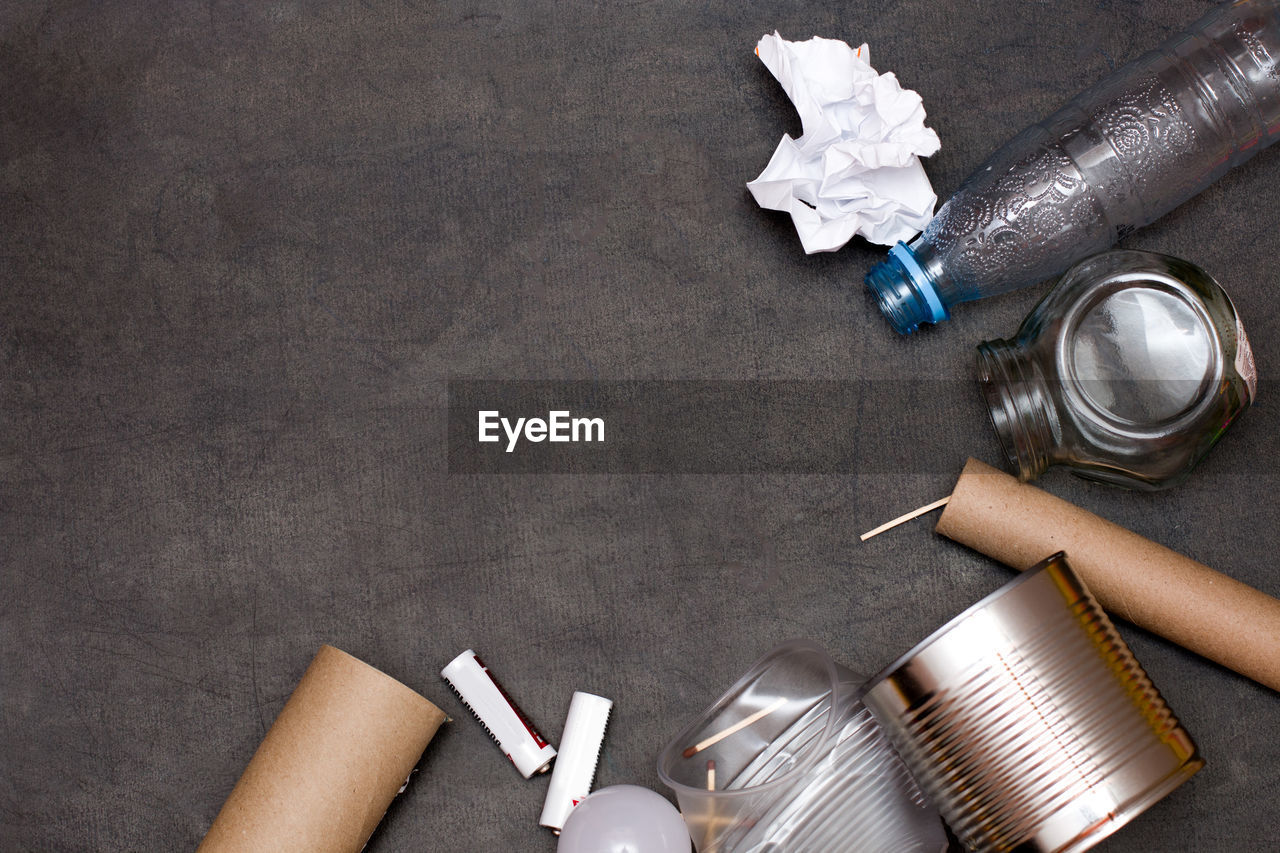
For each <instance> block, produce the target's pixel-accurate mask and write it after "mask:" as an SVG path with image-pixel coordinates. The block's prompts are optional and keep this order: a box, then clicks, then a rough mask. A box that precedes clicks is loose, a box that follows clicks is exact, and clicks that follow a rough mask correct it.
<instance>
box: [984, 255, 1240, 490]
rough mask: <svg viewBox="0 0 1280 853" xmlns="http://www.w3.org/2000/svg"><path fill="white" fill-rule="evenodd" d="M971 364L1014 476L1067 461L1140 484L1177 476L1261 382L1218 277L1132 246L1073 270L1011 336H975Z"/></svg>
mask: <svg viewBox="0 0 1280 853" xmlns="http://www.w3.org/2000/svg"><path fill="white" fill-rule="evenodd" d="M978 373H979V381H980V382H981V385H982V389H983V392H984V394H985V396H986V401H987V406H988V408H989V409H990V412H991V422H992V424H993V425H994V426H995V430H996V433H997V435H998V436H999V437H1000V443H1001V445H1002V446H1003V448H1004V451H1005V454H1006V455H1007V456H1008V458H1009V462H1010V464H1011V466H1012V467H1013V469H1014V470H1015V471H1016V472H1017V474H1018V476H1019V477H1020V478H1021V479H1023V480H1031V479H1034V478H1035V477H1038V476H1039V475H1040V474H1041V473H1043V472H1044V470H1045V469H1046V468H1048V467H1049V466H1050V465H1065V466H1068V467H1070V468H1071V469H1072V470H1073V471H1074V472H1075V473H1077V474H1079V475H1080V476H1082V477H1085V478H1087V479H1092V480H1101V481H1103V482H1108V483H1115V484H1117V485H1122V486H1128V487H1130V488H1137V489H1160V488H1164V487H1166V486H1171V485H1174V484H1175V483H1178V482H1181V481H1182V480H1183V479H1185V478H1186V476H1187V474H1189V473H1190V471H1191V469H1192V468H1193V467H1194V466H1195V464H1196V463H1197V462H1199V461H1200V459H1201V458H1202V457H1203V456H1204V455H1205V454H1206V453H1207V452H1208V451H1209V449H1210V448H1211V447H1213V445H1214V444H1215V443H1216V442H1217V440H1218V439H1219V438H1221V436H1222V434H1223V433H1224V432H1225V431H1226V429H1227V427H1229V426H1230V425H1231V423H1232V421H1234V420H1235V418H1236V416H1237V415H1239V414H1240V413H1241V412H1242V411H1244V410H1245V409H1246V408H1247V407H1248V406H1249V404H1250V403H1251V402H1252V401H1253V398H1254V395H1255V394H1256V391H1257V372H1256V370H1255V368H1254V363H1253V354H1252V352H1251V351H1250V349H1249V341H1248V338H1247V337H1245V333H1244V327H1243V326H1242V325H1241V323H1240V319H1239V318H1238V317H1237V316H1236V312H1235V307H1234V306H1233V305H1232V304H1231V300H1230V298H1228V297H1227V294H1226V292H1225V291H1223V289H1222V288H1221V286H1219V285H1218V283H1217V282H1216V281H1214V280H1213V279H1212V278H1211V277H1210V276H1209V275H1208V273H1206V272H1205V271H1204V270H1202V269H1200V268H1199V267H1197V266H1195V265H1194V264H1191V263H1188V262H1187V261H1183V260H1179V259H1178V258H1172V257H1169V256H1166V255H1156V254H1151V253H1149V252H1137V251H1115V252H1106V253H1103V254H1100V255H1094V256H1093V257H1091V258H1086V259H1085V260H1083V261H1081V262H1080V263H1078V264H1076V265H1075V266H1074V267H1072V268H1071V269H1070V270H1068V271H1067V273H1066V274H1065V275H1063V277H1062V279H1061V280H1060V281H1059V282H1058V284H1057V285H1056V286H1055V287H1054V288H1053V290H1051V291H1050V292H1049V293H1048V295H1046V296H1045V298H1044V299H1043V300H1041V301H1040V303H1039V304H1038V305H1037V306H1036V307H1035V308H1034V309H1033V310H1032V311H1031V313H1030V314H1029V315H1028V316H1027V318H1026V320H1025V321H1023V323H1022V327H1021V328H1020V329H1019V330H1018V334H1017V336H1016V337H1015V338H1013V339H1011V340H995V341H987V342H985V343H983V344H979V346H978Z"/></svg>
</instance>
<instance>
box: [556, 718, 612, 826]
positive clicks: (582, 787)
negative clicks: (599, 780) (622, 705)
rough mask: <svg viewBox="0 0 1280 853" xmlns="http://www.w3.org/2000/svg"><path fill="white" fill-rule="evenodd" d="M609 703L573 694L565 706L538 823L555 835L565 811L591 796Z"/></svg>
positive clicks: (606, 722)
mask: <svg viewBox="0 0 1280 853" xmlns="http://www.w3.org/2000/svg"><path fill="white" fill-rule="evenodd" d="M611 708H613V702H611V701H610V700H608V699H606V698H604V697H603V696H596V695H594V694H591V693H582V692H577V693H574V694H573V701H571V702H570V703H569V716H568V717H567V718H565V721H564V734H563V735H561V737H560V756H559V757H558V758H557V759H556V768H555V770H554V771H552V773H551V785H550V787H548V788H547V799H546V802H544V803H543V806H542V817H540V818H539V819H538V823H540V824H542V825H543V826H546V827H549V828H550V829H552V830H554V831H555V832H556V833H557V834H559V832H560V830H561V829H562V828H563V827H564V822H565V820H566V819H568V817H569V812H571V811H572V810H573V807H574V806H576V805H577V804H578V803H580V802H582V801H583V800H584V799H586V797H587V794H589V793H591V781H592V779H594V778H595V775H596V763H597V762H598V761H599V760H600V746H601V744H602V743H603V742H604V729H605V726H606V725H608V723H609V711H610V709H611Z"/></svg>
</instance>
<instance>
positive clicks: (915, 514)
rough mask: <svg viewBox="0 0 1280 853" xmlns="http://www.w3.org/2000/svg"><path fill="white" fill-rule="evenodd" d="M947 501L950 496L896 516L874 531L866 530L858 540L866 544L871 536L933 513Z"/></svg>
mask: <svg viewBox="0 0 1280 853" xmlns="http://www.w3.org/2000/svg"><path fill="white" fill-rule="evenodd" d="M949 500H951V495H947V496H946V497H945V498H943V499H942V500H939V501H934V502H933V503H931V504H929V505H928V506H922V507H920V508H919V509H913V510H911V512H909V513H907V514H906V515H900V516H898V517H897V518H895V519H894V520H893V521H886V522H885V523H884V524H882V525H880V526H879V527H877V528H875V529H874V530H868V531H867V532H866V533H864V534H862V536H860V537H858V538H860V539H861V540H862V541H863V542H866V541H867V540H868V539H870V538H871V537H872V536H879V535H880V534H881V533H884V532H885V531H886V530H888V529H889V528H891V527H897V526H898V525H899V524H902V523H903V522H906V521H910V520H911V519H913V518H919V517H920V516H922V515H924V514H925V513H926V512H933V511H934V510H935V509H937V508H938V507H940V506H946V505H947V501H949Z"/></svg>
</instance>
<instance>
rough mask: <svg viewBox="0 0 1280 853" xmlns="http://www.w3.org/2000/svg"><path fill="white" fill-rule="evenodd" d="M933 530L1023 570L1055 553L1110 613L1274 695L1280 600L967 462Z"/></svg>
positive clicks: (1279, 678) (1279, 669)
mask: <svg viewBox="0 0 1280 853" xmlns="http://www.w3.org/2000/svg"><path fill="white" fill-rule="evenodd" d="M937 531H938V532H939V533H941V534H942V535H943V536H946V537H949V538H951V539H954V540H955V541H957V542H960V543H961V544H964V545H968V546H969V547H970V548H973V549H975V550H977V551H981V552H982V553H984V554H986V555H988V556H990V557H993V558H995V559H997V560H999V561H1000V562H1002V563H1005V564H1007V565H1010V566H1013V567H1014V568H1015V569H1017V570H1018V571H1024V570H1026V569H1029V568H1031V567H1032V566H1033V565H1035V564H1036V563H1038V562H1039V561H1041V560H1043V559H1044V558H1045V557H1048V556H1049V555H1050V554H1054V553H1057V552H1058V551H1065V552H1066V555H1067V562H1068V563H1070V564H1071V567H1072V568H1073V569H1075V571H1076V574H1078V575H1079V576H1080V577H1081V578H1082V579H1083V580H1084V582H1085V584H1086V585H1087V586H1088V587H1089V589H1090V590H1091V591H1092V592H1093V594H1094V596H1096V597H1097V599H1098V601H1099V602H1100V603H1101V604H1102V606H1103V607H1105V608H1106V609H1107V610H1109V611H1111V613H1112V614H1113V615H1116V616H1120V617H1121V618H1124V619H1127V620H1129V621H1130V622H1132V623H1134V624H1135V625H1140V626H1142V627H1143V628H1146V629H1147V630H1148V631H1152V632H1153V633H1156V634H1159V635H1160V636H1162V637H1164V638H1165V639H1168V640H1172V641H1173V642H1175V643H1177V644H1178V645H1180V646H1184V647H1185V648H1188V649H1190V650H1191V651H1193V652H1196V653H1197V654H1201V655H1204V656H1205V657H1207V658H1209V659H1210V660H1212V661H1216V662H1217V663H1220V664H1222V665H1223V666H1225V667H1229V668H1231V669H1234V670H1235V671H1236V672H1238V673H1240V674H1241V675H1246V676H1248V677H1249V678H1252V679H1253V680H1254V681H1257V682H1258V683H1259V684H1265V685H1266V686H1267V687H1270V688H1271V689H1272V690H1280V600H1277V599H1274V598H1272V597H1271V596H1269V595H1266V594H1265V593H1262V592H1259V591H1258V590H1256V589H1254V588H1253V587H1251V586H1248V585H1246V584H1243V583H1240V582H1239V581H1237V580H1234V579H1233V578H1230V577H1227V576H1226V575H1224V574H1222V573H1221V572H1215V571H1214V570H1213V569H1211V568H1209V567H1208V566H1206V565H1204V564H1202V563H1197V562H1196V561H1195V560H1192V559H1190V558H1188V557H1184V556H1182V555H1181V554H1178V553H1177V552H1175V551H1170V550H1169V549H1168V548H1165V547H1164V546H1163V545H1157V544H1156V543H1154V542H1152V541H1151V540H1149V539H1144V538H1143V537H1141V536H1139V535H1138V534H1136V533H1133V532H1132V531H1129V530H1125V529H1124V528H1123V527H1120V526H1118V525H1115V524H1112V523H1111V522H1109V521H1106V520H1104V519H1102V518H1099V517H1098V516H1096V515H1094V514H1093V513H1091V512H1087V511H1085V510H1083V509H1080V508H1079V507H1077V506H1074V505H1073V504H1070V503H1067V502H1066V501H1064V500H1062V499H1060V498H1055V497H1054V496H1053V495H1050V494H1048V493H1047V492H1043V491H1041V490H1040V489H1037V488H1035V487H1034V486H1029V485H1027V484H1025V483H1020V482H1018V480H1016V479H1015V478H1013V477H1011V476H1009V475H1008V474H1006V473H1004V472H1003V471H997V470H996V469H995V468H992V467H991V466H989V465H984V464H983V463H981V462H979V461H977V460H976V459H970V460H969V461H968V463H967V464H966V465H965V467H964V472H963V473H962V474H961V475H960V481H959V482H958V483H956V488H955V491H953V492H952V493H951V500H950V501H949V502H948V503H947V508H946V510H944V511H943V513H942V517H941V518H939V519H938V526H937Z"/></svg>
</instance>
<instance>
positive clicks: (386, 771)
mask: <svg viewBox="0 0 1280 853" xmlns="http://www.w3.org/2000/svg"><path fill="white" fill-rule="evenodd" d="M444 719H445V715H444V713H443V712H442V711H441V710H440V709H439V708H437V707H436V706H435V705H432V704H431V703H430V702H428V701H427V700H426V699H423V698H422V697H421V696H419V695H418V694H417V693H414V692H413V691H412V690H410V689H409V688H408V687H405V686H404V685H403V684H401V683H400V682H398V681H396V680H395V679H393V678H391V677H390V676H388V675H384V674H383V673H381V672H379V671H378V670H376V669H374V668H373V667H371V666H369V665H368V664H366V663H362V662H361V661H358V660H356V659H355V658H353V657H352V656H351V655H349V654H347V653H346V652H342V651H339V650H338V649H335V648H334V647H333V646H321V647H320V651H319V652H318V653H317V654H316V656H315V659H314V660H313V661H311V666H309V667H307V671H306V673H305V674H304V675H303V676H302V681H300V682H299V683H298V687H297V689H296V690H294V691H293V695H292V696H290V697H289V701H288V702H286V703H285V706H284V708H283V709H282V710H281V711H280V715H279V716H278V717H276V721H275V723H274V724H273V725H272V726H271V730H270V731H268V732H267V736H266V737H265V738H263V740H262V744H261V745H260V746H259V747H258V751H257V752H256V753H254V755H253V758H252V759H251V760H250V761H249V766H248V767H246V768H245V771H244V774H243V775H242V776H241V777H240V781H239V782H237V783H236V786H235V788H234V789H233V790H232V791H231V795H230V796H229V797H227V801H226V803H224V804H223V806H222V811H220V812H219V813H218V817H217V818H216V819H215V820H214V822H213V826H211V827H210V828H209V832H208V834H207V835H206V836H205V838H204V841H203V842H202V843H201V844H200V847H199V848H198V853H223V851H227V853H230V851H237V853H259V852H260V853H267V851H271V853H293V851H297V853H304V851H305V852H306V853H359V851H360V849H361V848H362V847H364V845H365V842H366V841H368V840H369V836H370V835H371V834H372V833H373V830H374V827H376V826H377V825H378V821H380V820H381V819H382V816H383V814H385V813H386V811H387V806H388V805H390V804H391V800H392V798H394V797H395V795H396V793H397V792H398V791H399V790H400V788H401V787H402V786H403V785H404V784H405V780H406V779H407V778H408V777H409V774H410V773H411V772H412V771H413V768H414V766H415V765H416V764H417V763H418V759H419V758H420V757H421V756H422V751H423V750H424V749H426V746H427V743H428V742H429V741H430V740H431V738H432V736H433V735H434V734H435V732H436V729H437V728H439V727H440V723H442V722H443V721H444Z"/></svg>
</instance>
